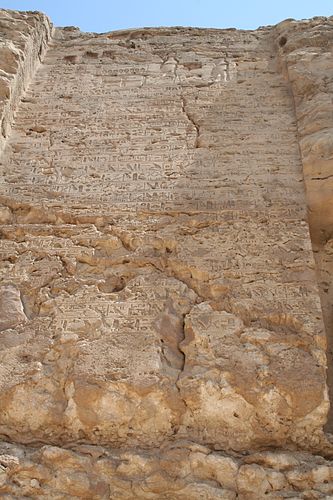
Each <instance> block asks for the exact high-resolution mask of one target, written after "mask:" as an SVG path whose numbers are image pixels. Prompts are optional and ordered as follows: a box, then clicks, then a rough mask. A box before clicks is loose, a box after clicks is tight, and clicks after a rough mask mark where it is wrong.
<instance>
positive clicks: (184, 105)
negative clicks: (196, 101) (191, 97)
mask: <svg viewBox="0 0 333 500" xmlns="http://www.w3.org/2000/svg"><path fill="white" fill-rule="evenodd" d="M181 104H182V112H183V113H184V114H185V116H186V118H187V120H188V121H189V122H190V123H191V124H192V125H193V127H194V128H195V132H196V138H195V140H194V147H195V148H199V147H200V143H199V138H200V126H199V124H198V123H197V122H196V120H195V119H194V117H193V114H192V113H190V112H189V110H188V106H189V105H188V103H187V101H186V98H185V97H184V96H181Z"/></svg>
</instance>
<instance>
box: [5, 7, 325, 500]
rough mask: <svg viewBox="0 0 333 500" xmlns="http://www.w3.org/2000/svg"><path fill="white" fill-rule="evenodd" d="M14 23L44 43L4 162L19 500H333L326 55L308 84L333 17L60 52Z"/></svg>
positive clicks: (112, 39) (14, 489)
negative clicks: (321, 173) (322, 99)
mask: <svg viewBox="0 0 333 500" xmlns="http://www.w3.org/2000/svg"><path fill="white" fill-rule="evenodd" d="M2 15H3V16H4V19H7V18H8V17H10V18H11V19H13V20H14V25H15V26H16V28H15V29H16V31H17V30H18V31H19V32H20V30H23V27H24V26H25V24H24V23H25V22H26V19H28V20H29V19H31V18H32V19H34V20H35V21H36V20H37V21H36V22H37V24H38V23H41V24H39V25H38V26H39V27H38V30H39V31H38V32H40V33H44V35H41V36H42V38H41V39H38V40H39V41H38V42H36V40H35V39H34V40H35V41H33V42H32V45H31V47H33V49H31V53H32V54H36V53H38V54H39V56H38V57H37V59H38V61H37V60H36V64H35V66H33V69H32V73H34V78H33V80H32V81H31V84H30V86H29V88H26V90H25V92H23V87H22V88H21V93H20V97H21V102H20V105H19V106H17V105H16V104H15V103H14V101H11V100H10V99H11V98H10V95H8V96H7V99H9V101H8V102H12V103H13V104H12V105H13V106H14V107H15V110H16V112H15V120H14V122H13V124H11V123H10V125H12V131H11V133H10V136H9V137H8V138H7V141H6V144H5V149H4V151H3V154H2V157H1V164H0V176H1V184H0V201H1V203H2V206H1V209H0V221H1V224H2V225H1V238H2V240H1V249H0V250H1V259H2V260H1V262H2V266H1V270H0V273H1V286H0V330H1V331H0V346H1V356H2V358H1V368H0V373H1V379H0V397H1V403H2V404H1V406H0V434H1V435H2V436H3V437H4V438H5V440H7V441H12V442H16V443H21V445H17V446H16V445H10V444H8V445H7V444H6V445H4V446H5V447H7V448H8V450H9V451H10V452H9V451H8V453H7V452H6V453H4V457H5V458H4V459H3V460H4V462H3V463H4V465H3V469H2V472H3V475H2V476H0V482H1V480H2V478H3V486H2V489H0V492H1V493H3V494H5V495H9V496H8V498H11V497H10V495H16V496H17V495H19V496H20V495H21V496H22V495H28V496H29V495H30V496H35V497H36V495H37V497H40V498H44V497H46V498H71V497H73V496H78V497H81V498H165V499H167V498H170V499H171V498H184V499H185V498H186V499H187V498H193V499H196V498H198V499H199V498H212V499H213V498H236V494H238V495H239V497H240V498H262V497H265V498H286V497H293V498H295V497H296V498H297V495H303V494H304V495H308V496H298V497H299V498H324V495H328V494H330V493H332V491H333V490H332V488H331V486H330V484H332V481H333V479H332V478H331V476H332V472H331V463H330V462H328V461H325V460H324V459H321V458H317V457H314V456H311V455H310V454H307V453H305V452H304V450H307V451H308V452H313V453H320V454H323V455H325V456H326V457H328V456H331V454H332V452H331V445H330V443H329V439H328V437H327V436H325V434H324V432H323V426H324V424H325V422H326V419H327V413H328V407H329V403H328V396H327V386H326V352H325V351H326V335H325V331H324V326H323V315H322V308H321V306H322V305H323V313H324V319H325V324H326V327H327V311H328V309H329V302H324V299H323V297H325V295H323V294H324V292H325V290H324V285H323V281H324V279H323V278H321V274H318V272H319V273H324V272H327V273H328V274H327V276H326V280H328V276H331V274H329V273H330V270H329V269H326V267H325V266H324V265H321V261H320V259H319V258H317V261H316V262H317V267H316V264H315V259H314V254H313V250H312V245H311V239H310V232H309V223H308V222H310V229H311V234H312V239H313V242H314V245H316V244H317V240H316V239H315V237H314V236H313V235H316V234H317V233H316V231H317V229H318V232H319V233H320V231H321V229H322V226H320V227H319V225H320V224H319V222H318V220H319V219H320V217H319V216H318V217H319V219H318V218H317V219H316V218H315V219H313V217H312V218H311V217H310V219H309V221H308V216H307V203H308V204H309V208H310V214H312V213H313V210H312V206H313V205H312V201H311V196H312V191H311V186H310V192H309V188H308V181H307V176H306V168H307V167H306V164H305V163H304V162H305V159H304V158H305V156H304V155H305V153H304V151H307V149H306V148H307V146H306V145H305V143H304V140H308V137H310V138H311V140H312V139H313V133H314V134H317V131H312V130H311V131H308V129H306V123H305V125H304V124H303V122H302V120H303V118H302V117H303V115H302V109H301V104H299V102H298V101H297V97H295V96H298V95H300V96H301V97H300V98H299V99H305V98H306V97H304V96H306V95H307V94H306V93H305V94H304V92H305V91H304V88H305V87H306V89H308V88H309V85H310V83H309V82H310V80H311V78H313V77H312V75H313V74H314V73H316V71H317V73H318V74H319V77H318V78H322V79H323V80H324V81H325V82H326V80H325V78H324V77H322V76H321V75H322V73H321V72H322V68H326V66H325V61H326V59H325V57H326V56H325V57H324V56H323V57H324V59H322V55H320V57H319V58H321V59H320V61H322V64H320V65H319V67H318V68H319V69H318V68H317V66H316V67H315V69H313V67H312V66H311V67H310V70H308V72H307V73H306V74H307V76H306V77H304V78H303V77H302V76H299V75H300V74H301V72H302V71H303V66H302V63H301V62H297V64H296V66H295V65H294V64H293V63H292V61H293V59H292V57H294V58H295V57H296V56H295V52H293V51H295V50H298V51H299V50H303V49H304V51H305V52H304V53H305V55H304V58H305V59H306V61H308V60H309V61H312V60H313V59H316V57H317V56H316V57H315V56H313V55H311V56H310V55H308V52H309V50H310V49H308V48H306V47H307V46H306V43H307V42H305V41H303V39H302V36H304V37H305V38H306V37H307V35H306V33H307V30H308V29H310V30H314V31H315V32H317V31H318V32H319V33H320V36H321V38H320V39H321V40H324V41H327V45H325V47H326V48H327V47H328V46H329V43H330V42H329V35H328V33H330V30H331V20H330V19H326V18H323V19H322V20H321V21H320V20H318V19H317V20H312V21H309V22H308V23H306V22H300V23H294V24H293V23H292V22H289V21H288V22H285V23H281V24H280V25H278V26H276V27H273V28H262V29H259V30H256V31H236V30H209V29H208V30H206V29H191V28H159V29H155V28H150V29H142V30H129V31H123V32H113V33H106V34H101V35H97V34H90V33H81V32H80V31H79V30H77V29H75V28H65V29H56V30H54V31H53V32H52V33H53V35H52V38H51V40H49V38H48V37H49V36H50V32H51V28H50V25H49V22H48V20H46V19H45V18H43V17H42V16H41V15H39V14H36V13H33V14H32V13H28V14H25V13H13V12H8V11H2ZM319 21H320V22H319ZM15 23H16V24H15ZM320 24H322V25H323V26H324V28H321V27H320ZM45 26H47V29H46V28H45ZM295 26H296V28H297V29H295ZM43 27H44V28H45V30H44V31H45V32H44V31H43V29H44V28H43ZM35 30H37V27H35ZM288 30H291V31H292V36H293V37H294V38H295V39H297V40H298V41H297V40H296V41H297V43H296V42H295V44H296V45H297V44H298V45H297V47H296V48H294V47H292V46H291V45H290V43H291V42H290V37H289V31H288ZM316 30H317V31H316ZM16 31H15V30H14V32H15V33H16ZM14 32H13V33H14ZM32 32H33V33H35V32H36V31H32ZM22 33H23V35H24V31H22ZM29 33H30V31H29ZM23 35H22V36H23ZM15 36H16V35H15ZM24 36H25V35H24ZM30 36H31V34H30ZM13 38H14V35H13ZM315 38H316V37H315ZM316 39H317V38H316ZM292 40H293V39H292ZM11 43H14V42H13V41H12V40H11V35H10V32H9V34H7V35H6V41H5V44H7V45H8V46H9V45H10V44H11ZM293 43H294V42H293ZM318 43H319V42H318ZM322 43H323V42H322V41H321V42H320V44H322ZM36 44H37V45H36ZM38 44H40V47H42V50H41V51H39V52H38V51H37V52H36V50H35V49H36V47H37V46H38ZM320 44H319V45H320ZM7 45H6V46H7ZM46 46H47V47H48V48H47V51H46V53H45V55H44V52H43V51H44V48H45V47H46ZM311 46H312V45H311ZM320 46H322V45H320ZM29 50H30V49H29ZM311 50H312V49H311ZM325 50H326V49H325ZM327 50H331V49H327ZM307 51H308V52H307ZM297 53H298V52H297ZM23 54H25V52H24V51H23ZM290 54H291V55H290ZM311 54H312V52H311ZM325 54H326V52H325ZM22 57H23V56H22ZM302 57H303V56H302ZM39 58H42V64H40V61H39ZM23 59H24V57H23ZM10 60H11V59H10V58H9V59H8V58H7V57H6V58H5V57H4V58H3V61H4V63H3V64H6V65H7V66H8V64H9V62H10ZM8 61H9V62H8ZM297 61H298V59H297ZM7 63H8V64H7ZM304 64H305V63H304ZM311 64H312V63H311ZM7 66H6V68H7V70H8V71H9V69H8V67H7ZM34 68H37V70H36V69H34ZM4 69H5V68H4ZM287 70H288V71H287ZM32 73H31V75H32ZM317 73H316V74H317ZM293 75H296V76H295V77H294V76H293ZM309 75H310V76H309ZM14 78H16V79H17V80H18V81H20V79H21V76H20V74H19V73H18V70H17V71H16V73H15V75H14ZM29 78H30V76H29ZM304 80H306V81H308V80H309V82H308V84H306V85H305V84H304ZM304 85H305V87H304ZM311 85H313V84H311ZM311 88H312V87H311ZM291 91H292V92H291ZM306 92H308V90H306ZM303 94H304V95H303ZM311 95H312V94H311ZM313 99H314V101H315V99H316V96H314V97H313ZM15 102H16V101H15ZM300 102H301V101H300ZM312 104H313V106H314V107H315V105H316V102H313V103H312ZM312 104H311V105H312ZM295 105H296V113H295ZM311 116H312V115H311ZM321 118H322V114H320V117H319V118H318V123H319V122H320V119H321ZM302 127H303V128H304V130H305V129H306V130H307V131H306V132H304V134H303V135H302V131H303V128H302ZM318 127H319V128H320V127H321V128H323V129H325V130H324V132H323V134H324V135H323V138H322V139H320V141H319V142H320V144H324V142H325V141H326V142H325V144H326V146H323V147H325V148H326V149H327V148H328V146H327V144H328V142H327V141H328V137H329V134H328V132H327V131H326V128H325V126H324V125H322V124H321V122H320V124H319V125H318ZM309 134H310V135H309ZM311 134H312V135H311ZM303 136H304V137H303ZM316 137H317V136H316ZM299 138H300V142H299ZM317 149H318V148H317ZM310 150H311V151H312V152H311V155H313V156H311V161H313V157H316V148H314V149H313V148H312V149H311V147H310ZM300 153H301V154H300ZM323 161H324V160H323ZM325 161H326V163H325V168H327V169H328V168H329V159H327V160H325ZM303 167H304V169H305V170H304V172H305V183H304V180H303V175H304V173H303ZM325 172H326V171H325ZM305 185H306V186H307V192H305ZM329 190H330V187H329V185H327V193H330V192H331V191H329ZM316 192H317V191H316ZM325 192H326V191H325ZM319 194H320V196H321V191H320V192H319ZM325 196H326V195H325ZM327 196H328V197H329V194H327ZM309 197H310V198H309ZM318 203H319V204H320V203H321V202H320V201H319V202H318ZM321 220H322V219H320V221H321ZM329 220H330V219H329V218H328V219H327V221H326V219H325V221H326V222H323V224H324V225H325V231H326V232H327V231H329V228H330V222H329ZM325 234H326V233H325ZM327 234H328V233H327ZM318 241H319V240H318ZM320 241H322V240H320ZM321 248H322V247H321ZM315 249H316V248H315ZM325 252H326V250H325ZM328 254H329V252H326V253H325V254H320V255H328ZM325 262H328V260H327V261H325ZM325 265H326V264H325ZM316 273H317V274H316ZM317 277H319V278H317ZM317 279H318V281H317ZM318 283H319V286H320V291H319V289H318ZM323 290H324V291H323ZM325 293H326V292H325ZM320 298H321V299H322V303H321V302H320ZM327 300H328V299H327ZM194 442H195V443H194ZM41 444H42V445H45V446H43V447H42V448H41V447H40V446H41ZM24 445H26V446H28V447H27V448H25V447H24ZM29 446H37V447H38V450H37V451H35V452H34V451H31V449H30V448H29ZM110 447H112V449H113V450H118V451H115V452H114V456H112V457H111V456H110V453H111V452H110ZM274 447H275V448H279V449H280V450H281V449H283V448H284V449H285V450H289V451H288V452H287V451H285V452H283V451H279V452H277V451H276V452H274V451H272V452H263V451H262V450H265V449H266V450H267V448H271V449H273V448H274ZM7 448H6V449H7ZM65 448H66V449H65ZM67 448H71V450H72V451H69V449H67ZM76 448H77V449H76ZM190 448H191V450H192V451H189V450H190ZM157 449H158V451H157ZM300 449H301V450H303V451H302V453H300V452H297V453H296V451H295V450H300ZM119 450H122V451H119ZM126 450H127V451H126ZM143 450H145V451H143ZM255 450H257V453H255ZM119 453H120V454H121V456H120V455H119ZM269 453H271V454H269ZM244 454H245V455H244ZM247 454H249V455H248V456H247ZM118 455H119V456H118ZM244 456H246V458H244ZM6 457H7V458H6ZM8 457H9V458H8ZM23 457H25V458H23ZM27 457H28V458H27ZM91 457H92V458H91ZM250 457H252V458H250ZM26 461H28V462H29V464H30V465H27V462H26ZM59 461H60V462H59ZM281 461H282V462H283V464H282V465H281V463H280V462H281ZM58 462H59V463H61V464H62V465H61V467H62V474H64V476H66V477H68V478H69V479H68V480H67V481H65V482H64V479H63V477H64V476H62V475H60V476H59V478H58V479H56V478H55V476H54V468H57V467H59V466H58V465H57V463H58ZM178 462H179V463H181V467H180V468H179V467H178ZM0 463H1V464H2V462H1V460H0ZM6 464H8V465H6ZM27 468H29V470H30V471H31V474H30V473H29V474H27V473H26V472H24V471H26V470H27ZM22 471H23V472H22ZM304 471H305V472H304ZM110 474H111V476H112V478H114V480H113V479H112V481H111V480H110V479H108V478H109V477H110ZM130 485H131V486H130ZM324 485H325V486H324ZM330 488H331V489H330ZM258 495H259V496H258ZM267 495H268V496H267ZM279 495H280V496H279ZM309 495H310V496H309ZM311 495H312V496H311ZM316 495H317V496H316Z"/></svg>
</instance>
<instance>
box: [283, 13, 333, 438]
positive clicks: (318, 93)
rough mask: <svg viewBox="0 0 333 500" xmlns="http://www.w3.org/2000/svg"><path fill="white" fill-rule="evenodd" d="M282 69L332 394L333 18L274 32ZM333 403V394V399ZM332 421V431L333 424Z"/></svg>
mask: <svg viewBox="0 0 333 500" xmlns="http://www.w3.org/2000/svg"><path fill="white" fill-rule="evenodd" d="M275 29H276V31H277V34H278V36H277V43H278V45H279V47H280V58H281V66H282V69H283V71H284V72H285V74H286V77H287V78H288V80H289V82H290V85H291V90H292V93H293V97H294V105H295V112H296V117H297V128H298V134H299V146H300V152H301V157H302V163H303V172H304V181H305V186H306V195H307V204H308V216H309V225H310V231H311V239H312V245H313V251H314V255H315V258H316V263H317V276H318V282H319V286H320V295H321V302H322V309H323V315H324V321H325V326H326V332H327V339H328V358H329V363H328V380H329V387H330V388H331V390H333V286H332V275H333V195H332V194H333V135H332V132H333V113H332V92H333V91H332V84H333V63H332V41H331V33H332V29H333V20H332V18H329V19H327V18H324V17H318V18H315V19H311V20H306V21H302V22H295V21H284V22H283V23H281V24H279V25H278V26H277V27H276V28H275ZM330 399H332V395H331V398H330ZM331 420H332V419H331V417H330V418H329V423H328V428H329V429H330V430H332V425H333V422H332V421H331Z"/></svg>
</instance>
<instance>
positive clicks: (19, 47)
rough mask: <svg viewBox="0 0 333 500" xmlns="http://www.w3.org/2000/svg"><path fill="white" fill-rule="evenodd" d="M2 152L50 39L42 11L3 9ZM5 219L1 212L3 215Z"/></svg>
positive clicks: (0, 45) (0, 19)
mask: <svg viewBox="0 0 333 500" xmlns="http://www.w3.org/2000/svg"><path fill="white" fill-rule="evenodd" d="M0 30H1V39H0V61H1V63H0V118H1V119H0V124H1V125H0V152H1V150H2V149H3V146H4V143H5V140H6V138H7V137H8V135H9V133H10V126H11V123H12V120H13V115H14V112H15V110H16V108H17V106H18V104H19V102H20V99H21V97H22V93H23V92H24V90H26V88H27V87H28V84H29V83H30V81H31V78H32V77H33V76H34V73H35V71H36V68H37V66H38V64H39V63H40V61H41V59H42V58H43V56H44V53H45V51H46V49H47V45H48V41H49V39H50V36H51V24H50V22H49V19H48V18H47V17H46V16H45V15H44V14H41V13H39V12H26V13H24V12H15V11H8V10H3V9H0ZM0 218H2V213H1V214H0Z"/></svg>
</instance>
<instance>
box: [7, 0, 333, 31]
mask: <svg viewBox="0 0 333 500" xmlns="http://www.w3.org/2000/svg"><path fill="white" fill-rule="evenodd" d="M1 7H2V8H5V9H16V10H40V11H42V12H45V13H46V14H48V15H49V16H50V17H51V19H52V21H53V23H54V24H55V25H56V26H79V27H80V28H81V29H82V30H84V31H96V32H103V31H111V30H115V29H123V28H134V27H142V26H202V27H216V28H228V27H235V28H242V29H254V28H257V27H258V26H263V25H267V24H276V23H278V22H280V21H282V20H283V19H286V18H290V17H292V18H295V19H302V18H307V17H313V16H330V15H333V0H275V1H270V0H252V1H251V0H250V1H246V0H93V1H92V0H2V2H1Z"/></svg>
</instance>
